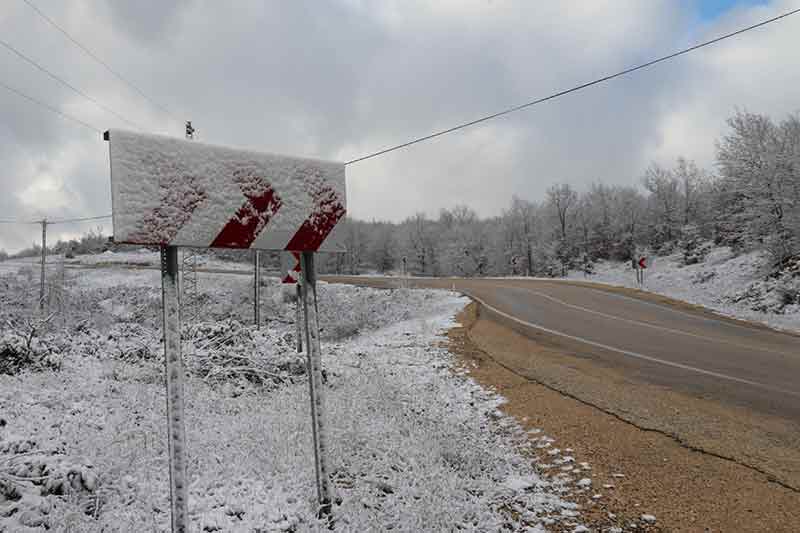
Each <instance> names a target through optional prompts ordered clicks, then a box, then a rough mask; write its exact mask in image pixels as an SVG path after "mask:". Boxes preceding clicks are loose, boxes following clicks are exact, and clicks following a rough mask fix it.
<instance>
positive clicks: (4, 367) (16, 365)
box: [0, 328, 61, 375]
mask: <svg viewBox="0 0 800 533" xmlns="http://www.w3.org/2000/svg"><path fill="white" fill-rule="evenodd" d="M59 368H61V356H60V355H59V354H57V353H56V352H55V350H54V348H53V346H52V345H51V344H50V343H48V342H47V341H46V340H44V339H41V338H39V337H38V336H37V332H36V329H33V328H31V329H30V330H29V332H28V334H27V335H22V334H19V333H16V332H13V331H8V332H3V333H2V334H0V374H10V375H14V374H17V373H19V372H21V371H23V370H34V371H41V370H58V369H59Z"/></svg>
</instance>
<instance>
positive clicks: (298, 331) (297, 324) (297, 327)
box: [294, 280, 303, 353]
mask: <svg viewBox="0 0 800 533" xmlns="http://www.w3.org/2000/svg"><path fill="white" fill-rule="evenodd" d="M301 284H302V280H301V281H298V282H297V283H295V288H296V289H297V298H296V299H295V301H294V336H295V337H296V338H297V353H303V332H302V325H301V322H302V318H303V317H302V316H301V313H300V305H301V303H300V301H301V300H302V299H303V294H302V293H303V290H302V289H301V288H300V285H301Z"/></svg>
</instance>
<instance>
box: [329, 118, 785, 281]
mask: <svg viewBox="0 0 800 533" xmlns="http://www.w3.org/2000/svg"><path fill="white" fill-rule="evenodd" d="M727 125H728V129H727V131H726V133H725V134H724V135H723V136H722V137H721V138H720V139H718V141H717V143H716V162H715V163H716V164H715V165H714V168H713V169H704V168H700V167H698V166H697V165H696V164H695V163H694V162H693V161H690V160H687V159H685V158H682V157H680V158H678V159H677V160H676V161H675V162H674V164H672V165H670V166H664V165H659V164H652V165H651V166H650V167H649V168H647V170H646V171H645V172H644V174H643V176H641V186H639V187H634V186H623V185H609V184H606V183H603V182H602V181H600V180H598V181H597V182H595V183H593V184H592V185H590V186H589V187H588V188H587V189H586V190H583V191H578V190H576V189H575V188H574V187H573V186H571V185H570V184H568V183H557V184H555V185H553V186H551V187H550V188H549V189H548V191H547V194H546V197H545V198H544V199H543V200H542V201H538V202H536V201H530V200H527V199H523V198H520V197H516V196H515V197H513V198H512V199H511V202H510V205H509V206H508V207H507V208H506V209H505V210H504V211H503V212H502V214H500V215H499V216H495V217H490V218H480V217H479V216H478V215H477V213H476V212H475V210H474V209H472V208H470V207H468V206H464V205H460V206H456V207H454V208H452V209H442V210H441V211H440V213H439V215H438V217H437V218H429V217H427V216H426V215H425V214H423V213H417V214H415V215H414V216H412V217H410V218H408V219H406V220H404V221H402V222H400V223H392V222H380V221H372V222H367V221H362V220H353V219H348V220H346V221H345V223H344V227H343V228H342V231H343V233H344V241H345V246H346V248H347V252H346V253H345V254H336V255H333V254H331V255H329V256H328V257H326V258H325V259H324V260H323V261H322V262H321V263H322V264H321V266H322V267H323V269H324V270H325V271H328V272H339V273H346V274H358V273H363V272H366V271H377V272H381V273H385V272H390V271H392V272H400V273H403V272H405V273H408V274H413V275H417V276H502V275H526V276H558V275H563V274H565V273H566V271H567V270H570V269H585V270H587V271H591V269H592V264H593V263H594V262H595V261H597V260H618V261H627V260H631V259H633V258H636V257H637V256H638V255H640V254H644V253H655V254H659V255H663V254H667V253H672V252H675V251H681V252H682V253H683V258H684V261H685V262H686V263H687V264H690V263H696V262H698V261H702V260H703V258H704V255H705V253H706V252H707V251H708V249H709V247H710V246H711V244H712V243H713V244H716V245H726V246H730V247H732V248H733V249H734V251H748V250H753V249H763V250H765V251H767V252H768V254H769V258H770V259H771V261H772V266H773V267H774V268H775V269H776V270H777V269H780V268H781V267H782V266H783V265H785V264H786V262H787V261H789V260H790V259H792V258H793V257H795V256H797V254H798V253H800V117H798V115H789V116H787V117H786V118H784V119H782V120H780V121H777V122H776V121H774V120H773V119H772V118H770V117H768V116H765V115H760V114H755V113H749V112H745V111H739V112H737V113H736V114H734V115H733V116H732V117H731V118H729V119H728V121H727Z"/></svg>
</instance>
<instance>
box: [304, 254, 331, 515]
mask: <svg viewBox="0 0 800 533" xmlns="http://www.w3.org/2000/svg"><path fill="white" fill-rule="evenodd" d="M300 264H301V269H302V285H301V287H300V291H301V294H302V296H303V298H302V299H303V311H304V318H305V328H306V331H305V334H306V354H307V369H308V390H309V395H310V396H311V430H312V433H313V438H314V463H315V472H316V479H317V501H318V502H319V512H318V516H319V517H320V518H322V517H328V518H329V519H330V516H331V493H330V478H329V477H328V467H327V459H326V454H327V453H328V444H327V442H328V438H327V424H326V422H325V417H324V396H325V395H324V390H323V385H322V349H321V347H320V340H319V319H318V316H317V284H316V273H315V271H314V252H303V253H302V255H301V256H300Z"/></svg>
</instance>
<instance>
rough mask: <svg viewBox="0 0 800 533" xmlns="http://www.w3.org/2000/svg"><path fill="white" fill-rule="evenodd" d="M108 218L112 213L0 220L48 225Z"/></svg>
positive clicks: (11, 222) (7, 222)
mask: <svg viewBox="0 0 800 533" xmlns="http://www.w3.org/2000/svg"><path fill="white" fill-rule="evenodd" d="M106 218H111V215H99V216H95V217H82V218H65V219H60V220H49V219H48V218H47V217H44V218H41V219H39V220H9V219H6V220H0V224H41V223H42V222H46V223H47V225H48V226H49V225H51V224H67V223H70V222H86V221H89V220H103V219H106Z"/></svg>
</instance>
